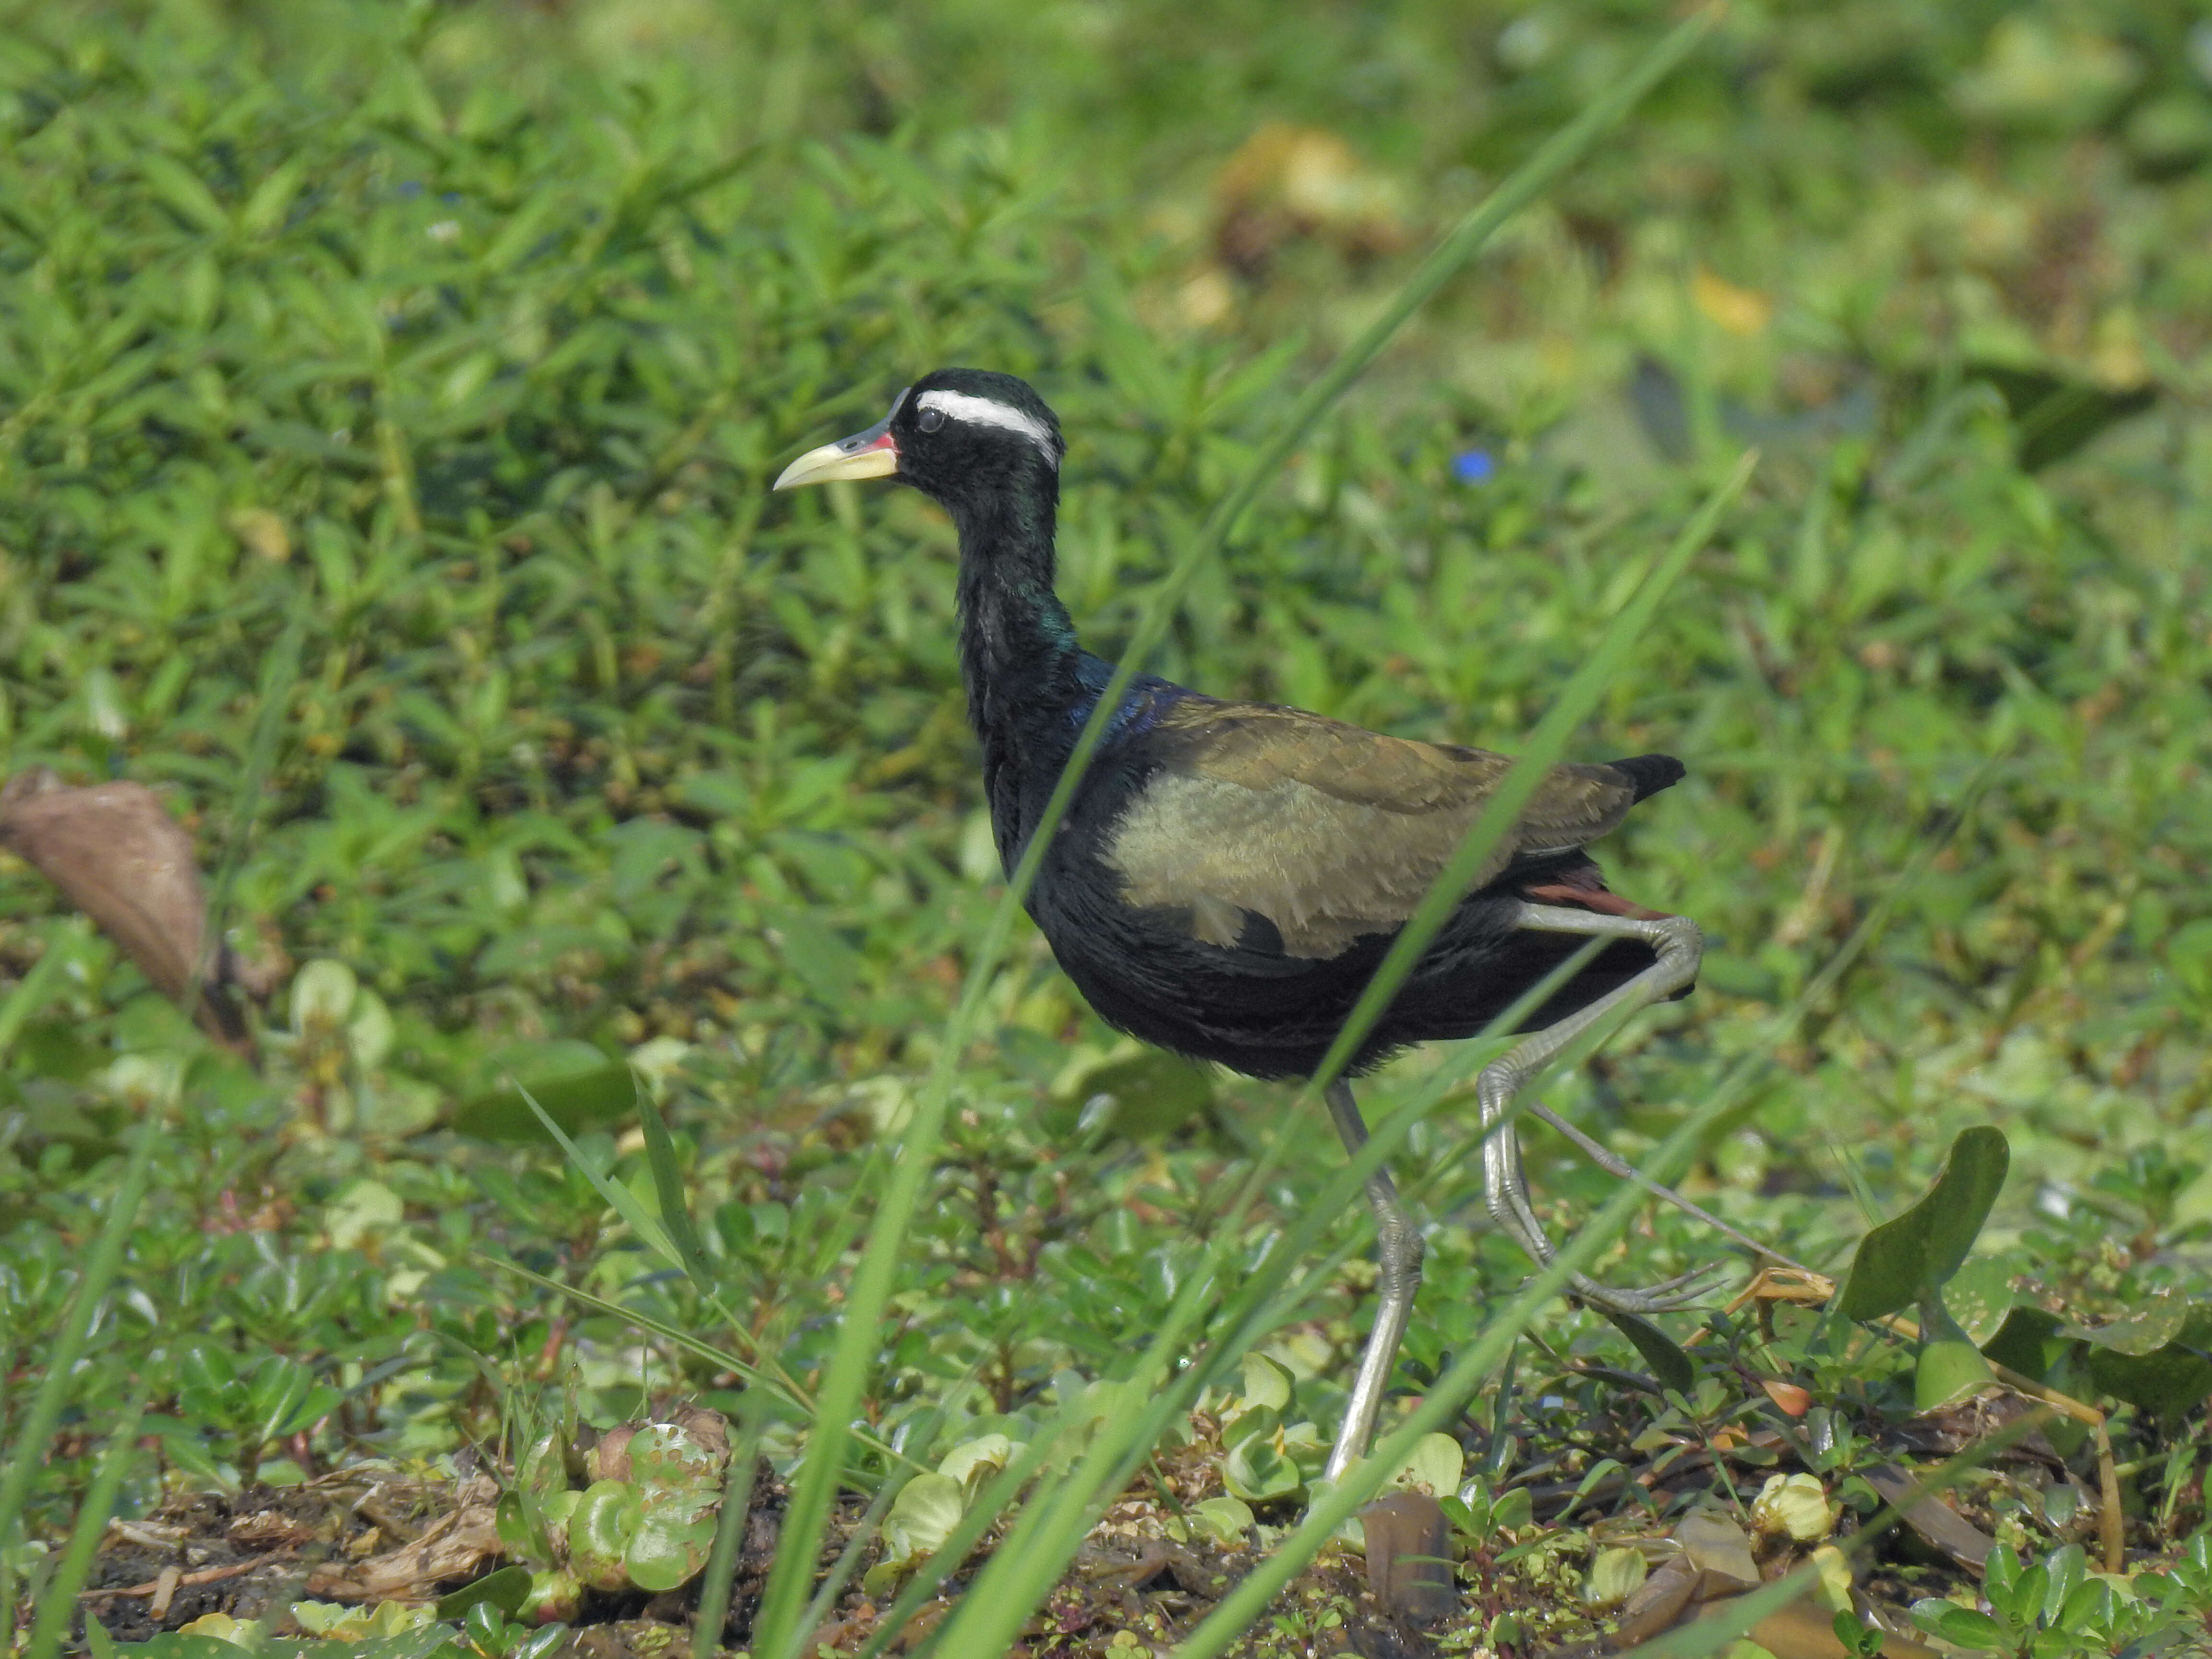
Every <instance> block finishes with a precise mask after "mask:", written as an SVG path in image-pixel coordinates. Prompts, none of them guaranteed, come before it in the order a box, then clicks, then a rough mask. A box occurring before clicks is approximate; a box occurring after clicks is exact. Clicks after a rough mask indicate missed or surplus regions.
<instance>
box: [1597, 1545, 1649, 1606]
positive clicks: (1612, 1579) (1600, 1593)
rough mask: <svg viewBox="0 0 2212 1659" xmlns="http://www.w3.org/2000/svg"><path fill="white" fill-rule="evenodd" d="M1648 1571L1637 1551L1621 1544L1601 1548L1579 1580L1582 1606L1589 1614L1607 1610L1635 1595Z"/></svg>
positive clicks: (1639, 1552) (1640, 1554)
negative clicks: (1581, 1588)
mask: <svg viewBox="0 0 2212 1659" xmlns="http://www.w3.org/2000/svg"><path fill="white" fill-rule="evenodd" d="M1650 1572H1651V1567H1650V1563H1648V1562H1646V1561H1645V1560H1644V1552H1643V1551H1641V1550H1636V1549H1630V1548H1628V1547H1626V1546H1623V1545H1615V1546H1613V1547H1611V1548H1609V1549H1601V1550H1600V1551H1599V1552H1598V1553H1597V1559H1595V1561H1592V1562H1591V1563H1590V1570H1589V1577H1586V1578H1585V1579H1583V1606H1584V1607H1588V1608H1589V1610H1590V1611H1591V1612H1592V1613H1610V1612H1612V1611H1613V1608H1615V1607H1619V1606H1620V1604H1621V1603H1622V1602H1624V1601H1627V1600H1628V1598H1629V1597H1630V1596H1632V1595H1635V1594H1636V1592H1637V1590H1638V1588H1639V1587H1641V1585H1642V1584H1643V1583H1644V1579H1645V1578H1647V1577H1650Z"/></svg>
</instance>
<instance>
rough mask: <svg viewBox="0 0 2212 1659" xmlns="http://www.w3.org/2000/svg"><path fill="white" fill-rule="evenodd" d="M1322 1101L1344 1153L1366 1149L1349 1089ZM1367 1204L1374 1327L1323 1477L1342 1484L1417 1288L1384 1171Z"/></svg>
mask: <svg viewBox="0 0 2212 1659" xmlns="http://www.w3.org/2000/svg"><path fill="white" fill-rule="evenodd" d="M1323 1098H1325V1099H1326V1100H1327V1101H1328V1115H1329V1116H1330V1117H1331V1118H1333V1119H1334V1120H1335V1122H1336V1133H1337V1134H1338V1136H1339V1137H1340V1138H1341V1139H1342V1140H1343V1142H1344V1150H1345V1151H1346V1152H1358V1150H1359V1149H1360V1148H1361V1147H1362V1146H1365V1145H1366V1144H1367V1124H1366V1121H1364V1119H1362V1118H1361V1116H1360V1115H1359V1107H1358V1103H1356V1102H1355V1101H1353V1099H1352V1085H1350V1084H1348V1083H1346V1081H1345V1080H1344V1079H1342V1078H1339V1079H1337V1080H1336V1081H1335V1082H1334V1083H1332V1084H1330V1085H1328V1090H1327V1091H1326V1092H1325V1094H1324V1096H1323ZM1367 1203H1368V1206H1369V1207H1370V1208H1371V1209H1372V1210H1373V1211H1374V1212H1375V1253H1376V1256H1377V1257H1378V1258H1379V1259H1380V1261H1381V1262H1382V1271H1381V1273H1379V1274H1378V1275H1377V1276H1376V1281H1375V1328H1374V1329H1373V1330H1371V1331H1370V1332H1369V1333H1368V1335H1367V1348H1366V1351H1365V1352H1364V1353H1362V1354H1361V1355H1360V1356H1359V1375H1358V1376H1357V1377H1355V1378H1354V1379H1353V1380H1352V1399H1351V1401H1350V1402H1349V1403H1348V1404H1347V1405H1346V1407H1345V1410H1344V1426H1343V1428H1342V1429H1340V1430H1339V1431H1338V1432H1337V1437H1336V1445H1335V1447H1334V1449H1332V1450H1331V1451H1330V1453H1329V1455H1328V1470H1327V1476H1328V1479H1329V1480H1341V1479H1343V1477H1344V1472H1345V1471H1346V1469H1348V1468H1351V1467H1352V1465H1353V1464H1354V1463H1356V1462H1358V1461H1359V1460H1360V1459H1361V1458H1363V1457H1364V1456H1366V1455H1367V1448H1368V1445H1369V1443H1370V1442H1371V1441H1372V1440H1373V1439H1374V1438H1375V1419H1376V1416H1377V1415H1379V1414H1380V1413H1381V1412H1382V1409H1383V1389H1384V1387H1385V1385H1387V1384H1388V1383H1389V1380H1390V1368H1391V1366H1393V1365H1394V1364H1396V1363H1397V1360H1398V1345H1399V1343H1401V1342H1402V1341H1403V1340H1405V1337H1406V1322H1407V1320H1409V1319H1411V1318H1412V1317H1413V1292H1414V1291H1418V1290H1419V1288H1420V1286H1421V1254H1422V1245H1421V1236H1420V1234H1419V1232H1417V1231H1414V1228H1413V1223H1412V1222H1410V1221H1409V1220H1407V1218H1406V1212H1405V1211H1404V1210H1403V1209H1402V1208H1401V1207H1400V1206H1399V1203H1398V1188H1397V1187H1396V1186H1395V1184H1394V1183H1393V1182H1392V1181H1391V1179H1390V1172H1389V1170H1376V1172H1375V1173H1374V1174H1373V1175H1371V1176H1368V1177H1367Z"/></svg>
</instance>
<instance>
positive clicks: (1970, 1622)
mask: <svg viewBox="0 0 2212 1659" xmlns="http://www.w3.org/2000/svg"><path fill="white" fill-rule="evenodd" d="M1936 1635H1938V1636H1940V1637H1942V1638H1943V1639H1944V1640H1945V1641H1947V1642H1950V1643H1954V1644H1956V1645H1958V1646H1960V1647H1962V1648H1988V1649H1997V1648H2002V1646H2003V1645H2004V1638H2003V1637H2002V1634H2001V1633H2000V1632H1999V1631H1998V1630H1997V1621H1996V1620H1994V1619H1992V1618H1990V1616H1989V1614H1987V1613H1977V1612H1975V1611H1974V1610H1973V1609H1972V1607H1956V1606H1954V1607H1948V1608H1947V1609H1946V1610H1945V1611H1944V1612H1943V1613H1942V1614H1940V1615H1939V1616H1938V1617H1937V1619H1936Z"/></svg>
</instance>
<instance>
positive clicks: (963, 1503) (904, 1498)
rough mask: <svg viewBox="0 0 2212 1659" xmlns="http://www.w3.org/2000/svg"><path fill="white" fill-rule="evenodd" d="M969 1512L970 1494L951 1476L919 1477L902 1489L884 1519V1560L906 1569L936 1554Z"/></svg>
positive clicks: (933, 1475)
mask: <svg viewBox="0 0 2212 1659" xmlns="http://www.w3.org/2000/svg"><path fill="white" fill-rule="evenodd" d="M967 1509H968V1498H967V1493H966V1492H963V1490H962V1488H961V1485H960V1483H959V1482H958V1481H957V1480H954V1479H953V1478H952V1477H951V1475H949V1474H934V1473H931V1474H917V1475H916V1476H915V1478H914V1479H913V1480H909V1481H908V1482H907V1483H906V1485H905V1486H902V1487H900V1488H899V1495H898V1496H897V1498H895V1499H893V1500H892V1503H891V1509H890V1514H889V1515H888V1516H885V1517H884V1551H885V1559H889V1560H895V1561H896V1562H897V1563H898V1564H899V1565H906V1564H907V1563H908V1562H912V1561H918V1560H921V1559H922V1558H923V1557H925V1556H927V1555H931V1554H933V1553H935V1552H936V1551H937V1550H939V1548H941V1547H943V1545H944V1543H945V1540H946V1539H948V1538H950V1537H951V1535H952V1529H953V1528H955V1527H957V1526H958V1525H959V1524H960V1517H961V1516H963V1515H964V1514H966V1513H967Z"/></svg>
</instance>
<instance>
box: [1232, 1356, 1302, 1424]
mask: <svg viewBox="0 0 2212 1659" xmlns="http://www.w3.org/2000/svg"><path fill="white" fill-rule="evenodd" d="M1290 1405H1291V1374H1290V1372H1289V1371H1288V1370H1285V1368H1284V1367H1282V1366H1281V1365H1279V1364H1276V1363H1275V1362H1274V1361H1273V1360H1272V1359H1270V1358H1267V1355H1265V1354H1263V1353H1248V1354H1246V1355H1245V1356H1244V1398H1243V1402H1242V1404H1241V1405H1239V1406H1238V1407H1237V1408H1236V1414H1237V1415H1238V1416H1240V1417H1241V1416H1242V1415H1243V1414H1244V1413H1247V1412H1249V1411H1253V1410H1255V1409H1258V1408H1263V1407H1264V1408H1265V1409H1267V1410H1268V1411H1272V1412H1274V1413H1277V1414H1278V1416H1279V1415H1280V1414H1281V1413H1284V1412H1285V1411H1288V1410H1289V1409H1290Z"/></svg>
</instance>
